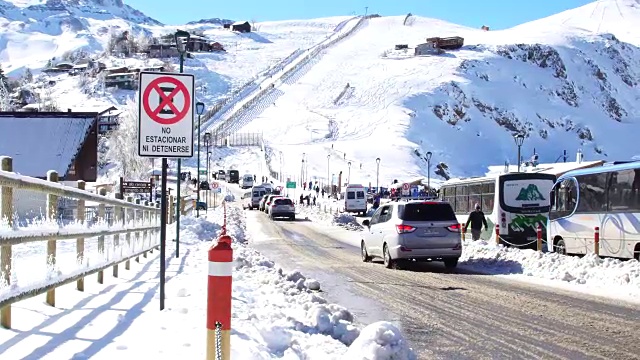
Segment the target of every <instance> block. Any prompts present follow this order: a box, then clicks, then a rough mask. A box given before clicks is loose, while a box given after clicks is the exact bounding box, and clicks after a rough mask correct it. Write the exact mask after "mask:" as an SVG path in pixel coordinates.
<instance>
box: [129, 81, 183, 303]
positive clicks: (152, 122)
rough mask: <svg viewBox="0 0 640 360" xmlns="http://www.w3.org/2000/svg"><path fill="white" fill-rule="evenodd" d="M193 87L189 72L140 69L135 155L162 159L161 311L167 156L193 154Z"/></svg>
mask: <svg viewBox="0 0 640 360" xmlns="http://www.w3.org/2000/svg"><path fill="white" fill-rule="evenodd" d="M194 87H195V79H194V76H193V75H190V74H175V73H156V72H147V71H141V72H140V90H139V92H138V96H139V98H138V105H139V123H138V155H139V156H142V157H151V158H156V157H161V158H162V179H161V196H160V198H161V203H160V310H164V300H165V282H166V263H165V258H166V245H167V228H166V226H167V209H168V208H169V206H170V205H173V204H168V203H167V202H168V198H169V196H168V193H167V168H168V167H169V164H168V161H167V158H188V157H193V113H194V111H193V108H194V105H193V102H194V98H193V95H194V92H195V91H194V90H195V89H194ZM178 176H180V174H178ZM179 201H180V199H178V203H179ZM176 247H177V244H176Z"/></svg>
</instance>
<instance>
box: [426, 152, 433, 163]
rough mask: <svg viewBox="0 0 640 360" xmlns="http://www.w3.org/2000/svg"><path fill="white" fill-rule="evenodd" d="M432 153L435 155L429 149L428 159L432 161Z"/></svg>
mask: <svg viewBox="0 0 640 360" xmlns="http://www.w3.org/2000/svg"><path fill="white" fill-rule="evenodd" d="M432 155H433V154H432V153H431V151H428V152H427V161H431V156H432Z"/></svg>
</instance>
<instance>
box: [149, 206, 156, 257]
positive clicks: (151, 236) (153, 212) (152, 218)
mask: <svg viewBox="0 0 640 360" xmlns="http://www.w3.org/2000/svg"><path fill="white" fill-rule="evenodd" d="M157 205H158V202H157V201H154V202H152V203H151V207H152V208H153V209H154V210H149V224H153V225H157V224H158V223H157V222H156V210H155V208H156V206H157ZM155 236H156V232H155V231H150V232H149V246H151V244H152V243H153V239H154V238H155ZM149 253H150V254H153V248H149Z"/></svg>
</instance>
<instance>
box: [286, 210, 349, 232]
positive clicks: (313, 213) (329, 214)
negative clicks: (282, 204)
mask: <svg viewBox="0 0 640 360" xmlns="http://www.w3.org/2000/svg"><path fill="white" fill-rule="evenodd" d="M335 209H336V208H335V207H330V206H329V205H327V206H326V207H325V205H324V204H320V205H319V206H301V205H296V211H297V213H298V214H299V215H298V216H300V217H307V218H309V219H310V220H312V221H314V222H318V223H323V224H327V225H335V226H340V227H342V228H344V229H347V230H351V231H360V230H362V225H360V223H358V220H357V219H356V217H355V216H353V215H351V214H349V213H344V212H336V210H335ZM325 211H326V212H325Z"/></svg>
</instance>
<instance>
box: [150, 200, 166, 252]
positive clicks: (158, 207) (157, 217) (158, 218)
mask: <svg viewBox="0 0 640 360" xmlns="http://www.w3.org/2000/svg"><path fill="white" fill-rule="evenodd" d="M156 209H157V210H156V211H155V214H156V224H160V203H156ZM160 226H166V225H165V224H160ZM157 235H158V234H156V236H154V239H155V238H157ZM152 242H153V241H152ZM154 247H155V248H156V249H158V250H160V244H159V243H158V244H157V246H154Z"/></svg>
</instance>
